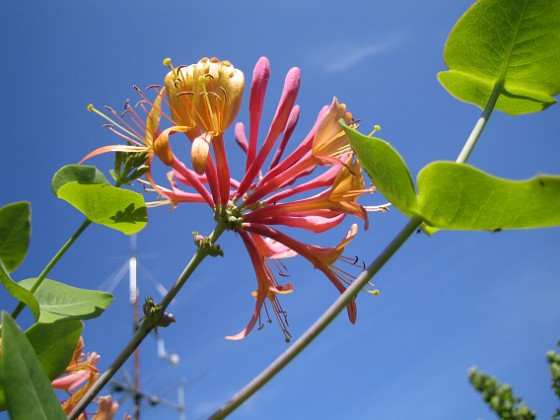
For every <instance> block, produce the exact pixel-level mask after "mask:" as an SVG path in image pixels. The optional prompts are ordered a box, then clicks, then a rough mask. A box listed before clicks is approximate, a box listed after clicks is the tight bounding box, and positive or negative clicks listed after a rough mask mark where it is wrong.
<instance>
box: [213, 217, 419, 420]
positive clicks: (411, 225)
mask: <svg viewBox="0 0 560 420" xmlns="http://www.w3.org/2000/svg"><path fill="white" fill-rule="evenodd" d="M420 223H422V220H421V219H420V218H417V217H413V218H412V219H410V220H409V222H408V223H407V225H406V226H405V227H404V229H403V230H402V231H401V232H400V233H399V234H398V235H397V236H396V237H395V239H393V241H392V242H391V243H390V244H389V245H388V246H387V247H386V248H385V249H384V250H383V252H381V254H379V256H378V257H377V258H376V259H375V261H374V262H373V263H372V264H371V265H370V266H369V267H368V268H367V270H366V271H363V272H362V274H360V276H359V277H358V278H357V279H356V280H354V281H353V282H352V284H351V285H350V286H349V287H348V288H347V289H346V291H345V292H344V293H343V294H342V295H340V297H339V298H338V299H337V300H336V301H335V302H334V303H333V304H332V305H331V306H330V307H329V308H328V309H327V310H326V312H325V313H324V314H323V315H321V317H320V318H319V319H318V320H317V321H315V323H314V324H313V325H312V326H311V327H309V329H308V330H307V331H306V332H305V333H304V334H303V335H302V336H301V337H300V338H298V339H297V340H296V341H295V342H294V343H293V344H292V345H291V346H290V347H289V348H288V349H287V350H286V351H285V352H284V353H282V354H281V355H280V357H278V358H277V359H276V360H275V361H274V362H272V364H270V365H269V366H268V367H267V368H266V369H265V370H264V371H262V372H261V374H260V375H259V376H257V377H256V378H255V379H253V380H252V381H251V382H250V383H249V384H248V385H247V386H245V388H243V389H242V390H241V391H240V392H238V393H237V394H236V395H235V396H234V397H233V398H232V399H231V400H229V401H228V402H227V403H226V404H225V405H224V406H223V407H222V408H220V409H219V410H218V411H216V412H215V413H214V414H213V415H212V416H211V417H210V419H212V420H214V419H223V418H224V417H226V416H227V415H229V414H231V413H232V412H233V411H234V410H235V409H236V408H237V407H239V406H240V405H241V404H243V402H245V401H246V400H247V399H248V398H249V397H250V396H251V395H253V394H254V393H255V392H257V391H258V390H259V389H260V388H261V387H262V386H263V385H264V384H266V383H267V382H268V381H269V380H270V379H272V378H273V377H274V375H276V374H277V373H278V372H279V371H281V370H282V369H283V368H284V367H285V366H286V365H287V364H288V363H289V362H291V361H292V360H293V359H294V358H295V357H296V356H297V355H298V354H299V353H301V351H302V350H303V349H305V347H307V345H308V344H310V343H311V342H312V341H313V340H314V339H315V338H316V337H317V336H318V335H319V334H320V333H321V332H322V331H323V330H324V329H325V328H326V327H327V326H328V325H329V324H330V323H331V321H332V320H333V319H335V318H336V316H337V315H338V314H339V313H340V312H341V311H342V310H344V308H345V307H346V305H348V303H350V302H351V301H352V300H353V299H354V297H355V296H356V295H357V294H358V293H359V292H360V290H362V289H363V288H364V287H365V286H366V285H367V283H368V281H369V280H370V279H371V278H372V277H373V276H374V275H375V273H377V272H378V271H379V270H380V269H381V267H383V265H384V264H385V263H386V262H387V261H388V260H389V259H390V258H391V257H392V256H393V254H394V253H395V252H396V251H397V250H398V249H399V248H400V247H401V245H402V244H403V243H404V242H405V241H406V240H407V239H408V237H409V236H410V235H411V234H412V233H413V232H414V231H416V229H417V228H418V226H420Z"/></svg>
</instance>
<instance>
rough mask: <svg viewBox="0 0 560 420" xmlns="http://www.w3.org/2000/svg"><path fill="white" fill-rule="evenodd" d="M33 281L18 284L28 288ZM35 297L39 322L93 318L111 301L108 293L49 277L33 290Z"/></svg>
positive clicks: (27, 280) (23, 281)
mask: <svg viewBox="0 0 560 420" xmlns="http://www.w3.org/2000/svg"><path fill="white" fill-rule="evenodd" d="M35 281H36V279H26V280H22V281H20V282H19V283H18V284H19V285H20V286H22V287H23V288H25V289H27V290H29V289H31V287H32V286H33V284H34V283H35ZM35 297H36V298H37V301H38V302H39V306H40V308H41V316H40V317H39V322H40V323H49V322H55V321H58V320H62V319H66V320H68V319H73V320H81V319H89V318H95V317H97V316H99V315H101V313H102V312H103V311H104V310H105V309H106V308H107V307H108V306H109V305H110V304H111V302H112V301H113V296H112V295H111V294H110V293H106V292H99V291H95V290H86V289H79V288H77V287H72V286H68V285H66V284H63V283H59V282H57V281H54V280H49V279H45V280H44V281H43V283H41V286H40V287H39V288H38V289H37V290H36V291H35Z"/></svg>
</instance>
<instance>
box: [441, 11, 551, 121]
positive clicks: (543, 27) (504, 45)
mask: <svg viewBox="0 0 560 420" xmlns="http://www.w3.org/2000/svg"><path fill="white" fill-rule="evenodd" d="M444 59H445V63H446V65H447V67H448V68H449V70H448V71H444V72H441V73H439V74H438V79H439V81H440V83H441V84H442V85H443V86H444V87H445V88H446V89H447V90H448V91H449V92H450V93H451V94H452V95H453V96H455V97H456V98H458V99H460V100H462V101H465V102H468V103H472V104H475V105H478V106H479V107H482V108H483V107H484V106H485V105H486V102H487V101H488V99H489V97H490V95H491V93H492V91H493V90H494V88H495V87H496V88H497V89H499V91H500V97H499V98H498V102H497V104H496V109H498V110H500V111H503V112H505V113H508V114H514V115H516V114H525V113H529V112H538V111H541V110H543V109H545V108H547V107H548V106H550V105H552V104H554V103H555V102H556V100H555V99H554V98H553V97H552V96H553V95H556V94H558V93H559V92H560V1H558V0H515V1H512V0H479V1H478V2H476V3H475V4H474V5H473V6H472V7H471V8H470V9H469V10H468V11H467V12H466V13H465V15H463V17H462V18H461V19H460V20H459V21H458V22H457V24H456V25H455V27H454V28H453V30H452V32H451V34H450V35H449V38H448V39H447V43H446V46H445V52H444Z"/></svg>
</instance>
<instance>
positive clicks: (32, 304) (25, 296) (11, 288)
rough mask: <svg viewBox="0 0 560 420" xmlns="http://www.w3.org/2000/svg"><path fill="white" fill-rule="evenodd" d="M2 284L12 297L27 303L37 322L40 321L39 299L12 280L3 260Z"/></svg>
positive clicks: (0, 262)
mask: <svg viewBox="0 0 560 420" xmlns="http://www.w3.org/2000/svg"><path fill="white" fill-rule="evenodd" d="M0 282H2V285H3V286H4V287H5V288H6V290H7V291H8V293H9V294H10V295H12V296H13V297H15V298H16V299H17V300H19V301H21V302H23V303H25V304H26V305H27V306H28V307H29V309H31V312H32V313H33V316H34V317H35V320H38V319H39V314H40V312H41V310H40V308H39V303H38V302H37V299H36V298H35V296H33V293H31V292H30V291H29V289H26V288H24V287H22V286H20V285H19V284H18V283H16V282H15V281H13V280H12V278H11V277H10V274H9V273H8V271H7V270H6V267H4V264H3V263H2V260H0Z"/></svg>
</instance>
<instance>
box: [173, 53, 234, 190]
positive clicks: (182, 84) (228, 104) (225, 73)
mask: <svg viewBox="0 0 560 420" xmlns="http://www.w3.org/2000/svg"><path fill="white" fill-rule="evenodd" d="M165 63H166V64H167V65H169V66H170V67H171V71H170V72H169V73H168V74H167V76H166V77H165V87H166V89H167V94H168V99H169V105H170V108H171V115H172V117H173V118H174V119H175V120H176V122H177V124H181V125H190V126H197V127H198V128H200V130H202V131H203V132H204V134H203V135H201V136H197V137H196V138H194V139H193V140H192V141H193V145H192V149H191V160H192V164H193V168H194V170H195V171H196V172H197V173H198V174H203V173H204V170H205V167H206V162H207V160H208V154H209V150H210V144H211V143H212V141H213V139H214V138H215V137H219V136H221V134H222V133H223V132H224V131H225V130H226V129H227V128H228V127H229V126H230V125H231V124H232V123H233V121H234V119H235V117H236V116H237V113H238V112H239V108H240V106H241V99H242V97H243V88H244V86H245V76H244V75H243V73H242V72H241V71H239V70H237V69H235V68H234V67H233V65H232V64H231V63H230V62H229V61H220V60H218V59H217V58H215V57H214V58H206V57H205V58H202V59H201V60H200V61H199V62H198V63H197V64H193V65H190V66H186V67H185V66H182V67H179V68H177V69H175V68H173V66H172V65H171V61H170V60H166V61H165ZM225 175H226V174H224V179H223V180H225ZM227 175H228V177H229V174H227Z"/></svg>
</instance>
